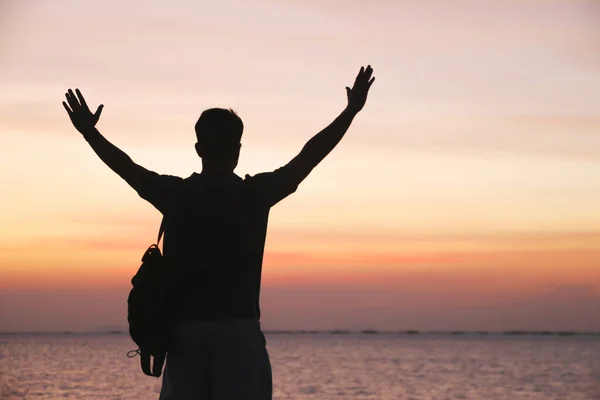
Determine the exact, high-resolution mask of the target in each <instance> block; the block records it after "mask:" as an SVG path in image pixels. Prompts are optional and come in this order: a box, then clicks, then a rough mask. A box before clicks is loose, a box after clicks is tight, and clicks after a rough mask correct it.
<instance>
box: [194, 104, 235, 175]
mask: <svg viewBox="0 0 600 400" xmlns="http://www.w3.org/2000/svg"><path fill="white" fill-rule="evenodd" d="M195 128H196V138H197V139H198V142H197V143H196V152H197V153H198V155H199V156H200V157H201V158H202V164H203V166H204V168H207V167H209V168H210V167H213V168H215V167H216V168H219V169H227V170H231V171H233V170H234V169H235V167H236V166H237V163H238V159H239V157H240V147H241V146H242V144H241V143H240V141H241V139H242V132H243V131H244V124H243V122H242V119H241V118H240V117H238V115H237V114H236V113H235V112H234V111H233V110H231V109H229V110H226V109H224V108H211V109H208V110H205V111H204V112H202V114H201V115H200V118H198V122H196V127H195Z"/></svg>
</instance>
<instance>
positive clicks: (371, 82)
mask: <svg viewBox="0 0 600 400" xmlns="http://www.w3.org/2000/svg"><path fill="white" fill-rule="evenodd" d="M373 82H375V77H372V78H371V80H370V81H369V87H371V85H372V84H373Z"/></svg>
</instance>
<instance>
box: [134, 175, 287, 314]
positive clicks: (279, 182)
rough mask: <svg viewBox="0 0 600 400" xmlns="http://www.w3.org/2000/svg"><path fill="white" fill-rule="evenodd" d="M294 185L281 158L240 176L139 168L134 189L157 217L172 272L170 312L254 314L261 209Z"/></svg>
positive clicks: (262, 234)
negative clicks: (160, 218) (160, 216)
mask: <svg viewBox="0 0 600 400" xmlns="http://www.w3.org/2000/svg"><path fill="white" fill-rule="evenodd" d="M297 187H298V179H297V178H296V174H294V171H293V169H292V168H291V167H290V166H289V165H287V166H285V167H282V168H279V169H277V170H275V171H273V172H268V173H262V174H257V175H255V176H254V177H250V176H249V175H246V179H242V178H240V177H239V176H237V175H235V174H233V173H232V174H231V175H228V176H225V177H223V176H210V175H208V174H205V173H201V174H196V173H194V174H192V175H191V176H190V177H188V178H186V179H182V178H180V177H176V176H170V175H159V174H157V173H155V172H148V173H147V174H145V176H144V178H143V179H142V180H141V183H140V184H139V187H136V188H135V189H136V190H137V192H138V194H139V195H140V196H141V197H142V198H144V199H146V200H148V201H149V202H150V203H151V204H152V205H154V206H155V207H156V208H157V209H158V210H159V211H160V212H162V213H163V215H164V217H165V239H164V245H163V246H164V256H165V259H166V260H167V265H168V266H169V267H171V268H173V269H174V272H175V274H174V276H175V277H176V280H175V291H174V293H175V294H176V297H175V312H176V316H177V318H179V319H196V320H215V319H230V318H256V319H259V318H260V308H259V295H260V283H261V272H262V260H263V252H264V246H265V238H266V233H267V222H268V217H269V210H270V208H271V207H272V206H273V205H275V204H276V203H277V202H279V201H280V200H282V199H283V198H285V197H287V196H288V195H289V194H291V193H293V192H294V191H295V190H296V188H297Z"/></svg>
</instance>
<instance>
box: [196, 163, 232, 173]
mask: <svg viewBox="0 0 600 400" xmlns="http://www.w3.org/2000/svg"><path fill="white" fill-rule="evenodd" d="M202 175H220V176H224V175H233V170H232V169H231V168H230V167H226V166H223V165H210V164H208V165H207V164H204V163H202Z"/></svg>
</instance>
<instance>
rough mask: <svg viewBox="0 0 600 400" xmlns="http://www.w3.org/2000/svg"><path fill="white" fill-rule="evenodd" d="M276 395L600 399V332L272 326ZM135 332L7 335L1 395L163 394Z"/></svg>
mask: <svg viewBox="0 0 600 400" xmlns="http://www.w3.org/2000/svg"><path fill="white" fill-rule="evenodd" d="M266 338H267V346H268V350H269V353H270V356H271V363H272V367H273V381H274V399H277V400H302V399H323V400H334V399H381V400H388V399H389V400H404V399H406V400H409V399H413V400H446V399H448V400H450V399H452V400H453V399H469V400H471V399H473V400H474V399H477V400H518V399H528V400H549V399H552V400H559V399H565V400H600V336H598V335H589V336H578V335H576V336H557V335H546V336H530V335H508V336H507V335H447V334H446V335H442V334H417V335H406V334H392V333H389V334H388V333H380V334H358V333H350V334H331V333H318V334H299V333H296V334H282V333H271V334H269V333H267V334H266ZM133 348H134V345H133V343H132V342H131V340H130V339H129V337H128V336H127V335H126V334H4V335H0V398H1V399H2V400H13V399H14V400H16V399H114V400H117V399H128V400H129V399H134V400H135V399H158V393H159V391H160V379H156V378H151V377H147V376H145V375H143V374H142V372H141V370H140V367H139V359H138V358H135V359H129V358H127V356H126V352H127V351H128V350H130V349H133Z"/></svg>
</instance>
